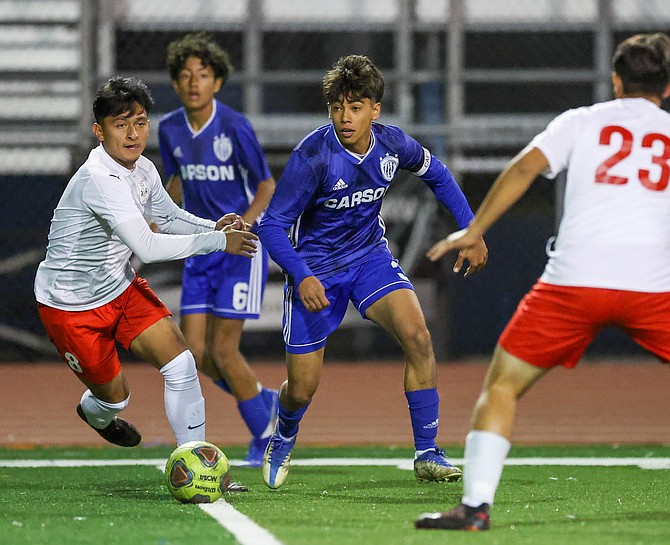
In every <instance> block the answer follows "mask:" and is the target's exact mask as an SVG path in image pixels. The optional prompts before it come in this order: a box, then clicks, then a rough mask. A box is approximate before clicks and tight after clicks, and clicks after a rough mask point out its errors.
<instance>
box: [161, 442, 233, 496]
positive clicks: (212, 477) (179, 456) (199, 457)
mask: <svg viewBox="0 0 670 545" xmlns="http://www.w3.org/2000/svg"><path fill="white" fill-rule="evenodd" d="M165 480H166V483H167V488H168V490H169V491H170V494H172V496H174V497H175V498H176V499H177V500H179V501H180V502H182V503H212V502H215V501H216V500H218V499H219V498H220V497H221V496H222V495H223V493H224V492H225V491H226V489H227V488H228V484H229V482H230V463H229V462H228V458H227V457H226V455H225V454H224V453H223V451H222V450H221V449H220V448H218V447H217V446H216V445H213V444H212V443H207V442H206V441H190V442H188V443H184V444H183V445H180V446H179V447H177V448H176V449H175V450H174V451H173V452H172V454H170V457H169V458H168V461H167V463H166V464H165Z"/></svg>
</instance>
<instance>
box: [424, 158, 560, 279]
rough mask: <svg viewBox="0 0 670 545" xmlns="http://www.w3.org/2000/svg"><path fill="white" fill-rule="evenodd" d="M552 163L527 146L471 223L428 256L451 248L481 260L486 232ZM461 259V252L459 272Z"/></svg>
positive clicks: (436, 257)
mask: <svg viewBox="0 0 670 545" xmlns="http://www.w3.org/2000/svg"><path fill="white" fill-rule="evenodd" d="M548 166H549V162H548V161H547V158H546V157H545V155H544V154H543V153H542V152H541V151H540V150H539V149H537V148H526V149H524V150H523V151H522V152H521V153H519V155H517V156H516V157H515V158H514V159H512V160H511V161H510V162H509V163H508V165H507V166H506V167H505V169H504V170H503V171H502V173H501V174H500V175H499V176H498V178H497V179H496V181H495V182H494V183H493V185H492V186H491V189H490V190H489V192H488V193H487V195H486V197H485V198H484V201H483V202H482V205H481V206H480V207H479V210H477V213H476V214H475V219H474V220H472V222H471V223H470V225H469V226H468V227H466V228H465V229H461V230H460V231H456V232H455V233H452V234H451V235H449V236H447V237H445V238H443V239H442V240H440V241H438V242H436V243H435V244H434V245H433V247H432V248H431V249H430V250H428V253H427V254H426V255H427V256H428V259H430V260H431V261H437V260H438V259H440V258H441V257H442V256H443V255H444V254H446V253H447V252H449V251H451V250H460V251H461V252H466V255H465V257H464V259H468V260H469V257H468V256H469V255H472V257H473V259H475V260H476V259H478V258H477V255H481V254H480V252H481V251H482V245H483V246H484V248H485V247H486V245H485V244H484V241H483V240H482V236H483V235H484V233H486V231H488V229H489V228H490V227H491V225H493V224H494V223H495V222H496V221H497V220H498V219H499V218H500V216H502V215H503V214H504V213H505V212H506V211H507V210H508V209H509V208H510V207H511V206H512V205H513V204H514V203H515V202H516V201H518V200H519V199H520V198H521V197H522V195H523V194H524V193H526V191H528V188H529V187H530V186H531V184H532V183H533V181H534V180H535V178H537V176H538V175H539V174H540V173H541V172H543V171H544V170H546V168H547V167H548ZM460 258H461V256H460V255H459V261H460V264H459V261H457V262H456V265H454V271H455V272H458V271H457V270H456V266H458V267H459V270H460V266H461V265H462V263H463V260H461V259H460ZM484 263H485V262H484ZM480 268H481V267H480Z"/></svg>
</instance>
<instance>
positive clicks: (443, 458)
mask: <svg viewBox="0 0 670 545" xmlns="http://www.w3.org/2000/svg"><path fill="white" fill-rule="evenodd" d="M462 475H463V472H462V471H461V470H460V469H459V468H457V467H456V466H454V465H452V464H451V463H449V460H448V459H447V455H446V454H445V452H444V450H443V449H440V448H437V447H435V448H432V449H430V450H426V451H425V452H422V453H421V454H419V455H418V456H417V457H416V458H414V476H415V477H416V479H417V480H418V481H421V482H423V481H434V482H452V481H457V480H458V479H460V478H461V476H462Z"/></svg>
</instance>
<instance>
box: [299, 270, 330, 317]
mask: <svg viewBox="0 0 670 545" xmlns="http://www.w3.org/2000/svg"><path fill="white" fill-rule="evenodd" d="M298 294H299V295H300V300H301V301H302V304H303V305H305V308H306V309H307V310H309V311H310V312H319V311H320V310H323V309H324V308H327V307H329V306H330V301H328V298H327V297H326V290H325V288H324V287H323V284H321V281H320V280H319V279H318V278H317V277H316V276H306V277H305V278H304V279H303V280H302V282H300V285H299V286H298Z"/></svg>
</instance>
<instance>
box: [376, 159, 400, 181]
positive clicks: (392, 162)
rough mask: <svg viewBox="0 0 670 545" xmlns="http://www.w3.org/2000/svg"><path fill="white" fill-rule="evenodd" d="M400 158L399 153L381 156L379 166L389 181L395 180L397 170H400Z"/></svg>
mask: <svg viewBox="0 0 670 545" xmlns="http://www.w3.org/2000/svg"><path fill="white" fill-rule="evenodd" d="M399 163H400V161H399V160H398V156H397V155H389V154H388V153H387V154H386V155H385V156H384V157H380V158H379V168H380V169H381V171H382V176H384V179H385V180H387V181H389V182H390V181H391V180H393V177H394V176H395V171H396V170H398V164H399Z"/></svg>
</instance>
